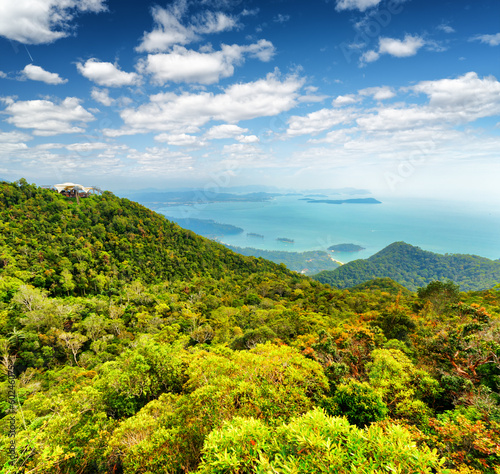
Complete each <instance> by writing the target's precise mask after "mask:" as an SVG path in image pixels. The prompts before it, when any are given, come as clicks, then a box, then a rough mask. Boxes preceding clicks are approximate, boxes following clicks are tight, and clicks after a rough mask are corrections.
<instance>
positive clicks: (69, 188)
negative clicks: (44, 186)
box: [54, 183, 94, 193]
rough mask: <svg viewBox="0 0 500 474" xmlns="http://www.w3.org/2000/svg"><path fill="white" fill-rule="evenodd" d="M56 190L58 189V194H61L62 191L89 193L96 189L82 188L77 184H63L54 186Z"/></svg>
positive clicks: (90, 187)
mask: <svg viewBox="0 0 500 474" xmlns="http://www.w3.org/2000/svg"><path fill="white" fill-rule="evenodd" d="M54 188H56V189H57V192H58V193H60V192H62V191H72V190H79V191H85V192H86V193H88V192H89V191H91V190H92V189H94V188H93V187H92V186H88V187H86V186H82V185H81V184H75V183H62V184H54Z"/></svg>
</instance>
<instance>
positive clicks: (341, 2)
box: [335, 0, 382, 12]
mask: <svg viewBox="0 0 500 474" xmlns="http://www.w3.org/2000/svg"><path fill="white" fill-rule="evenodd" d="M381 1H382V0H337V4H336V6H335V9H336V10H337V11H342V10H359V11H361V12H364V11H365V10H366V9H368V8H373V7H376V6H377V5H378V4H379V3H380V2H381Z"/></svg>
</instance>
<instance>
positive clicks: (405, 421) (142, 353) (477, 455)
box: [0, 180, 500, 474]
mask: <svg viewBox="0 0 500 474" xmlns="http://www.w3.org/2000/svg"><path fill="white" fill-rule="evenodd" d="M0 216H1V218H0V226H1V233H0V350H1V362H2V363H1V367H2V375H1V379H0V382H1V383H0V392H1V394H0V409H1V411H2V413H1V419H0V424H1V428H0V443H1V444H2V448H1V450H0V474H7V473H24V474H27V473H30V474H31V473H37V474H41V473H51V474H73V473H74V474H108V473H109V474H111V473H114V474H120V473H122V474H133V473H142V474H156V473H172V474H181V473H207V474H208V473H216V474H229V473H232V474H244V473H261V474H264V473H265V474H268V473H269V474H271V473H280V474H281V473H283V474H285V473H287V474H292V473H297V474H299V473H339V474H340V473H341V474H344V473H346V474H347V473H359V474H375V473H391V472H392V473H401V474H406V473H419V474H420V473H443V474H444V473H447V474H476V473H488V474H490V473H491V474H494V473H496V474H500V404H499V402H500V365H499V357H500V286H498V285H497V284H498V283H500V279H499V281H497V282H495V283H493V284H489V285H488V287H487V289H483V290H481V291H468V292H464V291H462V290H463V289H464V288H461V287H459V286H458V285H457V284H456V283H455V282H453V281H451V280H444V281H439V278H434V276H435V275H433V274H431V275H429V276H428V278H429V281H427V282H426V283H425V284H422V285H420V286H418V285H417V286H418V287H415V288H414V289H412V291H410V290H409V289H407V288H405V287H404V286H402V285H401V284H400V283H397V282H395V281H394V279H395V278H394V279H390V278H388V276H390V275H383V277H382V278H377V279H376V280H372V281H362V282H361V281H359V282H357V283H356V285H357V286H353V288H350V289H339V288H335V287H333V286H330V285H328V284H326V283H324V282H321V281H317V280H313V279H311V278H309V277H307V276H304V275H300V274H298V273H295V272H293V271H291V270H289V269H287V268H286V267H285V265H283V264H280V265H278V264H275V263H273V262H270V261H267V260H264V259H262V258H255V257H246V256H243V255H239V254H236V253H234V252H232V251H231V250H230V249H228V248H226V247H224V246H223V245H220V244H218V243H216V242H212V241H210V240H208V239H205V238H203V237H200V236H198V235H196V234H194V233H193V232H191V231H188V230H184V229H182V228H180V227H179V226H178V225H177V224H175V223H173V222H169V221H168V220H167V219H166V218H164V217H163V216H160V215H159V214H156V213H155V212H153V211H151V210H149V209H147V208H145V207H143V206H141V205H139V204H137V203H135V202H132V201H130V200H127V199H121V198H119V197H117V196H115V195H113V194H111V193H109V192H104V193H103V194H102V195H99V196H97V195H96V196H91V197H89V198H86V199H80V202H79V203H78V202H76V201H74V200H71V199H69V198H65V197H63V196H61V195H58V194H57V193H56V192H54V191H51V190H47V189H41V188H38V187H36V186H35V185H31V184H28V183H27V182H26V181H25V180H20V181H18V182H15V183H7V182H2V183H0ZM450 265H451V264H450ZM346 266H347V265H346ZM341 268H343V267H341ZM339 270H340V269H339ZM337 271H338V270H335V272H337ZM375 276H376V275H374V277H375ZM436 276H438V275H436ZM426 278H427V276H426ZM368 279H369V278H368ZM415 282H416V283H418V282H419V280H417V279H416V278H415ZM495 285H497V286H495ZM12 369H13V372H14V376H15V389H16V396H15V410H14V412H13V413H12V410H11V405H10V404H9V377H8V373H9V370H12ZM10 379H12V376H11V377H10ZM13 423H14V424H15V428H16V429H15V433H14V435H15V436H14V437H12V436H11V435H12V430H11V427H12V424H13ZM13 441H14V442H15V454H16V456H15V457H12V456H11V455H9V449H10V448H11V446H12V442H13Z"/></svg>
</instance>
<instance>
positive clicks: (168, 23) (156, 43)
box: [136, 0, 238, 53]
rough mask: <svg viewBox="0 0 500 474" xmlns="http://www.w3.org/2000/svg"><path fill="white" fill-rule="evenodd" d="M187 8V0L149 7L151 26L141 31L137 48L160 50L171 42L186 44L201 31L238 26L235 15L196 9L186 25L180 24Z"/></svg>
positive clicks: (227, 29)
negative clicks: (146, 30) (141, 35)
mask: <svg viewBox="0 0 500 474" xmlns="http://www.w3.org/2000/svg"><path fill="white" fill-rule="evenodd" d="M187 11H188V3H187V1H186V0H177V1H175V2H174V3H172V4H171V5H169V6H168V7H167V8H162V7H159V6H155V7H153V8H152V11H151V12H152V15H153V20H154V28H153V30H152V31H150V32H144V35H143V37H142V41H141V43H140V44H139V46H137V48H136V51H139V52H147V53H159V52H163V51H167V50H168V49H170V48H171V47H172V46H174V45H185V44H189V43H191V42H193V41H196V40H198V39H199V38H200V36H199V35H200V34H209V33H220V32H222V31H229V30H232V29H234V28H236V27H237V26H238V21H237V19H236V18H234V17H232V16H229V15H226V14H225V13H222V12H213V11H210V10H208V11H205V12H199V13H198V14H197V15H196V16H195V17H193V18H192V22H191V23H190V24H188V25H184V24H183V23H182V19H183V17H184V16H185V15H186V13H187Z"/></svg>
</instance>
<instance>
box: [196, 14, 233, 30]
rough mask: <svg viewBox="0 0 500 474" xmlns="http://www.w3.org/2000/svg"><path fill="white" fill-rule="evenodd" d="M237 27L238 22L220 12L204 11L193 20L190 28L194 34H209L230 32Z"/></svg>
mask: <svg viewBox="0 0 500 474" xmlns="http://www.w3.org/2000/svg"><path fill="white" fill-rule="evenodd" d="M237 26H238V21H237V20H236V18H234V17H232V16H228V15H226V14H225V13H222V12H212V11H206V12H203V13H200V14H198V15H197V16H196V17H195V18H194V22H193V24H192V26H191V28H192V29H193V30H194V31H195V32H196V33H201V34H210V33H220V32H222V31H230V30H232V29H234V28H236V27H237Z"/></svg>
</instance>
